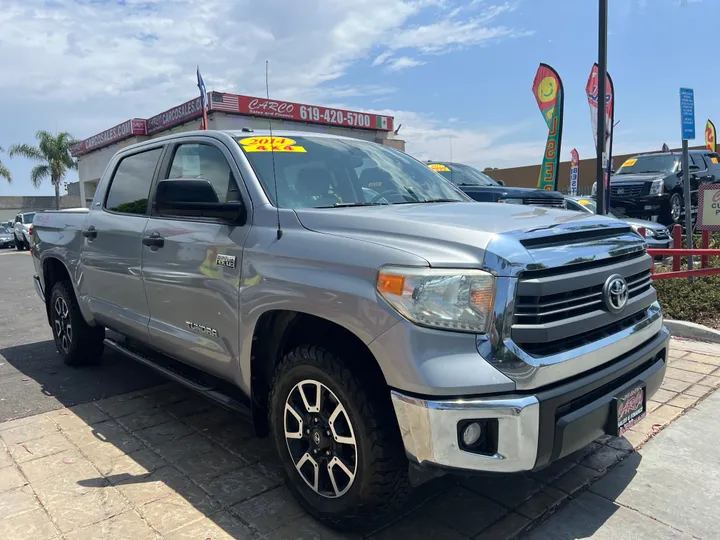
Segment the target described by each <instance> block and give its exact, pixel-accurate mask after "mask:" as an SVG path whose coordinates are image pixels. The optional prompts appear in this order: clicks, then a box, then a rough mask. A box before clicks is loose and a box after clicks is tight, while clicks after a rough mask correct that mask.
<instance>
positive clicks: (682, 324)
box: [663, 319, 720, 343]
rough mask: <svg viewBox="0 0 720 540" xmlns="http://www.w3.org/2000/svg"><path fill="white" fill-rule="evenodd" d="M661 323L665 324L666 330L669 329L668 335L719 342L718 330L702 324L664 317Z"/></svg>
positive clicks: (719, 333)
mask: <svg viewBox="0 0 720 540" xmlns="http://www.w3.org/2000/svg"><path fill="white" fill-rule="evenodd" d="M663 324H665V326H667V328H668V330H670V335H672V337H679V338H684V339H692V340H695V341H705V342H709V343H720V331H718V330H713V329H712V328H708V327H707V326H703V325H702V324H696V323H691V322H687V321H676V320H673V319H665V320H664V321H663Z"/></svg>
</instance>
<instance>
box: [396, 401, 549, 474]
mask: <svg viewBox="0 0 720 540" xmlns="http://www.w3.org/2000/svg"><path fill="white" fill-rule="evenodd" d="M392 402H393V406H394V407H395V414H396V415H397V419H398V424H399V425H400V431H401V433H402V438H403V443H404V444H405V450H406V452H407V453H408V454H409V457H410V458H411V459H412V460H413V461H415V462H417V463H418V464H420V465H428V464H432V465H439V466H441V467H449V468H456V469H467V470H481V471H494V472H519V471H527V470H530V469H532V468H533V467H534V466H535V461H536V459H537V449H538V437H539V433H538V431H539V426H540V404H539V402H538V400H537V398H536V397H534V396H527V397H521V398H517V399H496V400H494V399H459V400H445V401H428V400H423V399H418V398H413V397H409V396H406V395H404V394H401V393H399V392H395V391H393V392H392ZM483 418H497V419H498V451H497V453H496V454H495V455H493V456H485V455H480V454H473V453H470V452H466V451H465V450H462V449H461V448H460V447H459V444H458V434H457V425H458V423H459V422H461V421H463V420H472V419H483Z"/></svg>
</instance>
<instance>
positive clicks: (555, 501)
mask: <svg viewBox="0 0 720 540" xmlns="http://www.w3.org/2000/svg"><path fill="white" fill-rule="evenodd" d="M567 496H568V495H567V493H565V492H564V491H561V490H559V489H555V488H553V487H550V486H546V487H545V488H544V489H543V490H542V491H540V492H538V493H536V494H535V495H533V496H532V497H530V498H529V499H528V500H527V501H525V502H524V503H522V504H521V505H520V506H518V508H517V510H516V511H517V513H518V514H521V515H523V516H525V517H526V518H528V519H532V520H536V519H538V518H539V517H540V516H542V515H544V514H545V513H546V512H548V511H549V510H551V509H552V508H555V507H556V506H557V505H559V504H560V503H561V502H562V501H564V500H565V498H566V497H567Z"/></svg>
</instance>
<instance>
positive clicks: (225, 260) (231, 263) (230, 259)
mask: <svg viewBox="0 0 720 540" xmlns="http://www.w3.org/2000/svg"><path fill="white" fill-rule="evenodd" d="M236 260H237V257H235V256H234V255H223V254H218V256H217V257H215V264H216V265H217V266H226V267H228V268H235V261H236Z"/></svg>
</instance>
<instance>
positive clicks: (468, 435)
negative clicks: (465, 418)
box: [462, 422, 482, 446]
mask: <svg viewBox="0 0 720 540" xmlns="http://www.w3.org/2000/svg"><path fill="white" fill-rule="evenodd" d="M481 435H482V428H481V427H480V424H478V423H477V422H473V423H471V424H468V425H467V426H465V429H464V430H463V432H462V440H463V444H465V446H473V445H474V444H475V443H476V442H478V441H479V440H480V436H481Z"/></svg>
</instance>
